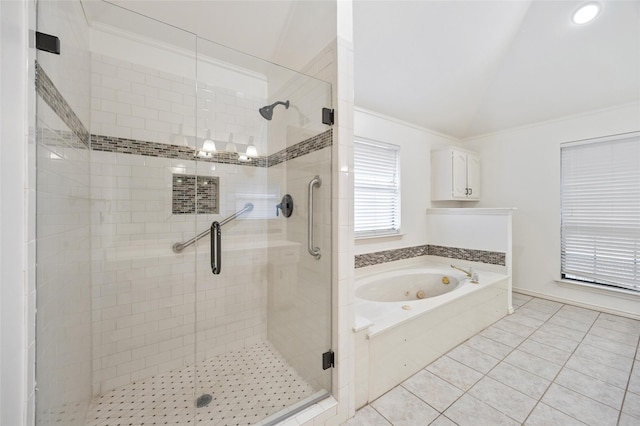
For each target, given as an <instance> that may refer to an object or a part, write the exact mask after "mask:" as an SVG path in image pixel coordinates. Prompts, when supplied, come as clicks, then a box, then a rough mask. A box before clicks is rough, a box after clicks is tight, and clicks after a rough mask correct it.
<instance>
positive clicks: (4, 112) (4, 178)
mask: <svg viewBox="0 0 640 426" xmlns="http://www.w3.org/2000/svg"><path fill="white" fill-rule="evenodd" d="M30 12H31V13H33V10H30V9H29V5H28V2H27V1H11V2H8V1H3V2H0V31H1V32H0V53H1V56H0V64H1V66H2V67H1V68H0V129H1V132H0V424H3V425H20V424H24V423H26V421H27V412H29V413H33V394H32V393H31V391H32V389H31V387H30V386H28V384H27V380H28V379H27V373H26V372H27V365H26V360H27V355H26V351H27V344H29V343H33V335H27V332H26V330H27V323H26V297H27V290H28V289H27V285H26V278H27V277H26V274H25V266H26V259H27V248H30V249H33V247H34V243H33V240H32V238H33V236H31V235H29V234H28V232H27V228H26V217H27V216H26V215H27V210H26V207H27V197H28V191H26V188H27V181H26V178H27V169H26V166H27V162H26V158H27V152H26V147H27V144H26V142H27V130H28V118H27V96H28V93H29V92H28V79H27V76H28V62H27V58H28V40H27V34H28V28H29V26H28V25H29V13H30ZM31 94H33V88H31ZM30 238H31V241H30V244H29V245H27V244H26V243H27V242H29V239H30ZM31 348H32V346H31ZM30 371H31V372H32V371H33V369H30ZM29 379H30V382H32V381H33V377H32V376H31V377H29ZM27 401H29V403H30V408H27ZM29 417H30V418H31V419H32V416H29Z"/></svg>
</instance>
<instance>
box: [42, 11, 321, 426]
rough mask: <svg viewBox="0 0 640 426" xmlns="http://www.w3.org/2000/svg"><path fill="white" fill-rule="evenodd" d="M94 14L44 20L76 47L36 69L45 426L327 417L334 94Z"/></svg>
mask: <svg viewBox="0 0 640 426" xmlns="http://www.w3.org/2000/svg"><path fill="white" fill-rule="evenodd" d="M90 3H91V4H90V5H88V4H83V3H81V2H69V1H60V2H38V22H37V26H38V28H37V31H38V32H40V33H44V34H50V35H54V36H58V37H59V39H60V46H61V48H60V54H59V55H58V54H55V53H51V52H46V51H38V52H37V77H36V88H37V100H36V109H37V112H36V115H37V120H36V122H37V129H36V153H35V154H36V157H37V168H36V170H37V191H36V192H37V194H36V196H37V224H36V226H37V253H36V259H37V301H36V306H37V314H36V382H37V391H36V423H37V424H39V425H48V424H53V423H57V424H65V425H113V424H190V423H196V422H198V423H203V424H212V425H216V424H220V425H227V424H254V423H258V422H262V424H272V423H275V422H277V421H279V420H282V419H284V418H286V417H287V416H289V415H291V414H292V413H295V412H297V411H299V410H300V409H303V408H304V407H306V406H308V405H310V404H313V403H314V402H316V401H319V400H321V399H323V398H325V397H326V396H328V395H329V393H328V391H329V390H330V389H331V370H330V369H327V367H328V366H329V364H330V358H331V355H332V354H331V347H330V345H331V214H330V213H331V144H332V130H331V126H330V125H329V124H324V123H323V122H322V117H323V108H330V107H331V104H332V100H331V87H330V85H329V84H328V83H326V82H323V81H320V80H317V79H314V78H312V77H309V76H306V75H303V74H301V73H297V72H294V71H291V70H288V69H284V68H282V67H279V66H277V65H274V64H271V63H268V62H265V61H263V60H260V59H257V58H255V57H251V56H248V55H246V54H243V53H241V52H238V51H234V50H232V49H229V48H227V47H224V46H221V45H219V44H216V43H214V42H212V41H209V40H205V39H202V38H200V37H198V36H197V35H195V34H192V33H189V32H186V31H183V30H181V29H179V28H175V27H172V26H169V25H166V24H164V23H161V22H158V21H155V20H152V19H149V18H147V17H145V16H141V15H138V14H135V13H133V12H131V11H128V10H126V9H122V8H119V7H117V6H114V5H112V4H109V3H101V2H90ZM89 40H90V42H89ZM285 195H287V196H288V197H285ZM207 231H212V232H211V235H207ZM199 235H200V236H201V238H200V239H197V241H194V240H195V239H196V238H195V237H196V236H199ZM187 243H188V244H187Z"/></svg>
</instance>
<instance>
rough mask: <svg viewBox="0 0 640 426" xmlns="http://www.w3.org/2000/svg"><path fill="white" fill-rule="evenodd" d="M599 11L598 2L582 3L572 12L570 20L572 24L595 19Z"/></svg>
mask: <svg viewBox="0 0 640 426" xmlns="http://www.w3.org/2000/svg"><path fill="white" fill-rule="evenodd" d="M599 13H600V3H587V4H583V5H582V6H580V7H579V8H578V10H576V11H575V12H574V13H573V16H572V17H571V20H572V21H573V23H574V24H578V25H582V24H586V23H587V22H591V21H593V20H594V19H596V16H598V14H599Z"/></svg>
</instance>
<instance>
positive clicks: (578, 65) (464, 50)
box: [353, 0, 640, 138]
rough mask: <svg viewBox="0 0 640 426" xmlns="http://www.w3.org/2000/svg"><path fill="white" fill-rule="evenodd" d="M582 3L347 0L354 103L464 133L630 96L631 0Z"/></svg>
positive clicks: (633, 56) (638, 46)
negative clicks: (592, 8) (576, 14)
mask: <svg viewBox="0 0 640 426" xmlns="http://www.w3.org/2000/svg"><path fill="white" fill-rule="evenodd" d="M584 3H585V1H561V0H560V1H538V0H534V1H406V2H405V1H380V2H377V1H356V2H355V3H354V12H353V15H354V56H355V60H354V62H355V63H354V72H355V103H356V105H358V106H360V107H363V108H366V109H370V110H373V111H377V112H379V113H382V114H386V115H389V116H392V117H396V118H399V119H402V120H405V121H408V122H411V123H415V124H417V125H420V126H423V127H426V128H429V129H431V130H435V131H438V132H441V133H444V134H447V135H451V136H454V137H457V138H468V137H471V136H474V135H479V134H485V133H490V132H495V131H499V130H502V129H507V128H511V127H516V126H522V125H526V124H530V123H535V122H540V121H545V120H551V119H555V118H558V117H562V116H567V115H573V114H579V113H584V112H587V111H593V110H597V109H603V108H608V107H612V106H617V105H621V104H625V103H630V102H634V101H638V99H639V98H640V66H639V62H640V2H638V1H602V0H601V1H600V3H601V4H603V6H604V7H603V10H602V12H601V14H600V16H599V17H598V18H596V20H595V21H593V22H591V23H590V24H586V25H582V26H578V25H575V24H573V23H572V22H571V20H570V18H571V15H572V13H573V11H574V10H576V9H577V7H578V6H579V5H581V4H584ZM639 123H640V117H639Z"/></svg>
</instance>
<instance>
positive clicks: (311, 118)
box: [196, 39, 331, 425]
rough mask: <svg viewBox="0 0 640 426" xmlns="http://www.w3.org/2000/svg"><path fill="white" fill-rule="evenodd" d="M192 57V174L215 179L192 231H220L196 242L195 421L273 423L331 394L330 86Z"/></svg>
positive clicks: (219, 54)
mask: <svg viewBox="0 0 640 426" xmlns="http://www.w3.org/2000/svg"><path fill="white" fill-rule="evenodd" d="M197 51H198V61H197V67H198V70H197V74H198V91H197V108H198V110H197V128H198V134H199V136H198V145H197V149H198V165H197V175H198V177H197V179H198V180H199V181H200V180H202V181H203V182H211V183H212V184H213V186H212V184H211V183H207V185H203V186H202V188H204V187H206V190H205V189H202V191H203V192H202V194H201V195H199V196H198V201H199V202H200V203H205V202H207V201H206V200H208V199H215V200H216V202H215V203H214V204H215V206H211V207H210V208H212V209H214V210H209V211H207V212H203V214H200V215H198V222H199V224H198V228H199V229H201V230H204V229H206V228H208V227H210V226H211V224H212V223H217V224H220V228H219V233H220V236H219V237H218V238H214V245H213V246H212V245H211V243H210V241H211V240H210V239H208V238H207V239H205V240H204V242H203V244H200V245H199V246H198V254H197V266H196V268H197V284H196V286H197V289H196V330H197V332H196V357H197V364H196V377H197V389H196V394H197V396H199V397H200V401H201V402H202V407H201V408H198V409H197V410H196V418H197V420H198V421H202V422H210V423H211V424H220V425H222V424H254V423H256V422H260V421H263V422H265V423H266V424H270V422H273V423H275V422H276V421H278V420H281V419H283V418H286V417H287V416H288V415H290V414H291V413H293V412H295V410H296V409H300V408H301V407H304V406H306V405H308V404H311V403H313V402H314V401H317V400H319V399H322V398H324V397H326V396H327V395H328V394H329V391H330V389H331V370H330V369H327V370H324V369H323V368H322V354H323V353H324V352H327V351H329V350H330V348H331V346H330V345H331V215H330V213H331V203H330V200H331V128H330V126H328V125H326V124H323V123H322V122H321V117H322V108H323V107H328V106H330V105H331V94H330V93H331V88H330V85H329V84H328V83H325V82H322V81H319V80H316V79H313V78H311V77H308V76H304V75H302V74H299V73H296V72H293V71H291V70H287V69H284V68H282V67H279V66H276V65H274V64H271V63H268V62H265V61H262V60H260V59H257V58H254V57H251V56H249V55H246V54H243V53H241V52H237V51H234V50H232V49H229V48H226V47H224V46H221V45H218V44H216V43H213V42H210V41H207V40H203V39H198V48H197ZM214 149H215V150H214ZM316 176H320V182H321V183H319V184H316V185H314V186H313V187H312V188H311V189H310V187H309V182H310V181H311V180H313V179H314V178H315V177H316ZM214 187H215V188H214ZM212 188H214V189H212ZM199 190H200V189H199ZM207 190H208V191H209V192H208V193H205V191H207ZM285 195H290V197H291V198H290V200H291V201H287V200H289V198H285V197H284V196H285ZM309 195H311V199H309V198H308V196H309ZM309 201H311V203H312V204H313V211H312V213H313V222H311V221H310V220H311V215H310V214H309V206H310V205H311V204H310V203H309ZM217 229H218V228H217V225H214V236H216V234H217V233H218V231H217ZM308 235H310V236H311V237H312V238H314V241H313V245H314V247H320V250H321V256H311V255H310V254H309V252H308V250H307V248H308V238H307V237H308ZM211 249H213V250H214V252H213V256H212V252H211ZM212 266H213V267H212ZM214 272H215V273H214Z"/></svg>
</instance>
